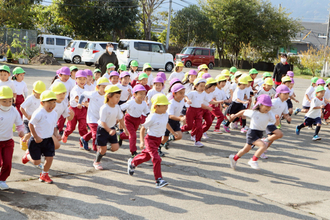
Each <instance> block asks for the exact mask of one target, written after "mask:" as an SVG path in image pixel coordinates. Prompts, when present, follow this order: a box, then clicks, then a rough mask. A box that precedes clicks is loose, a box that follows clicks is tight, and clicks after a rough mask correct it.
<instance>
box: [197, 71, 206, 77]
mask: <svg viewBox="0 0 330 220" xmlns="http://www.w3.org/2000/svg"><path fill="white" fill-rule="evenodd" d="M204 74H205V72H204V71H202V72H199V73H198V75H197V78H202V76H203V75H204Z"/></svg>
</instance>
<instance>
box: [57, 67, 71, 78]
mask: <svg viewBox="0 0 330 220" xmlns="http://www.w3.org/2000/svg"><path fill="white" fill-rule="evenodd" d="M56 73H57V72H56ZM60 74H62V75H67V76H70V75H71V73H70V68H69V67H67V66H63V67H62V68H61V69H59V70H58V75H60Z"/></svg>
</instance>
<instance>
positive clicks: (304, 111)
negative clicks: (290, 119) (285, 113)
mask: <svg viewBox="0 0 330 220" xmlns="http://www.w3.org/2000/svg"><path fill="white" fill-rule="evenodd" d="M308 110H309V109H301V112H302V113H307V112H308Z"/></svg>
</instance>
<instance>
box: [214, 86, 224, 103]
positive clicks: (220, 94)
mask: <svg viewBox="0 0 330 220" xmlns="http://www.w3.org/2000/svg"><path fill="white" fill-rule="evenodd" d="M213 94H214V98H215V99H216V100H217V101H221V100H226V99H227V95H226V93H225V91H224V90H223V89H219V88H218V87H216V88H215V90H214V92H213Z"/></svg>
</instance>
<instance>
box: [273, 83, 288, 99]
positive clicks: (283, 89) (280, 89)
mask: <svg viewBox="0 0 330 220" xmlns="http://www.w3.org/2000/svg"><path fill="white" fill-rule="evenodd" d="M281 93H290V89H289V87H287V86H286V85H283V84H282V85H280V86H279V87H277V88H276V95H275V98H277V97H278V95H279V94H281Z"/></svg>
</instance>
